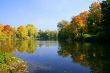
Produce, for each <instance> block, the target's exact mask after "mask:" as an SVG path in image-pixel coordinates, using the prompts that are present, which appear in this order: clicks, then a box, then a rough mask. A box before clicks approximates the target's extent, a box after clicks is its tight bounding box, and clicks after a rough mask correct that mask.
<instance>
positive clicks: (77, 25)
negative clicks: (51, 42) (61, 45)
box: [57, 0, 110, 41]
mask: <svg viewBox="0 0 110 73" xmlns="http://www.w3.org/2000/svg"><path fill="white" fill-rule="evenodd" d="M109 9H110V2H109V0H107V1H102V2H94V3H92V4H91V5H90V7H89V10H88V11H83V12H81V13H80V14H79V15H77V16H73V17H72V20H71V21H70V22H68V21H66V20H62V21H60V22H59V23H58V25H57V27H58V31H59V33H58V39H59V40H62V41H65V40H66V41H70V40H72V41H107V40H110V10H109Z"/></svg>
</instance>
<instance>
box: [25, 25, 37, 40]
mask: <svg viewBox="0 0 110 73" xmlns="http://www.w3.org/2000/svg"><path fill="white" fill-rule="evenodd" d="M26 27H27V30H28V36H29V37H31V38H36V37H37V35H38V33H37V28H36V27H35V26H34V25H33V24H28V25H27V26H26Z"/></svg>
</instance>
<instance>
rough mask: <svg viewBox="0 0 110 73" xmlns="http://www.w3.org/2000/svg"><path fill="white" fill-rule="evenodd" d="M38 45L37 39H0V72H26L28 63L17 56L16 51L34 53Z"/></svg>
mask: <svg viewBox="0 0 110 73" xmlns="http://www.w3.org/2000/svg"><path fill="white" fill-rule="evenodd" d="M36 47H37V42H36V41H35V40H23V41H21V40H17V41H14V40H11V39H9V40H6V41H0V73H26V72H27V67H28V66H27V63H26V62H25V61H23V60H21V59H19V58H17V57H16V56H15V54H14V52H15V51H19V52H21V53H25V52H27V53H34V51H35V50H36Z"/></svg>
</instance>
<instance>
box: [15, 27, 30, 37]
mask: <svg viewBox="0 0 110 73" xmlns="http://www.w3.org/2000/svg"><path fill="white" fill-rule="evenodd" d="M17 36H18V38H20V39H28V30H27V28H26V26H20V27H18V29H17Z"/></svg>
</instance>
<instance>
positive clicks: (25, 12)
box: [0, 0, 96, 30]
mask: <svg viewBox="0 0 110 73" xmlns="http://www.w3.org/2000/svg"><path fill="white" fill-rule="evenodd" d="M94 1H96V0H0V23H1V24H9V25H11V26H12V27H18V26H20V25H25V24H35V26H36V27H37V28H38V29H42V30H46V29H50V30H56V29H57V23H58V22H59V21H61V20H63V19H64V20H68V21H70V20H71V18H72V16H75V15H77V14H79V13H80V12H82V11H85V10H88V9H89V6H90V4H91V3H92V2H94Z"/></svg>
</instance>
